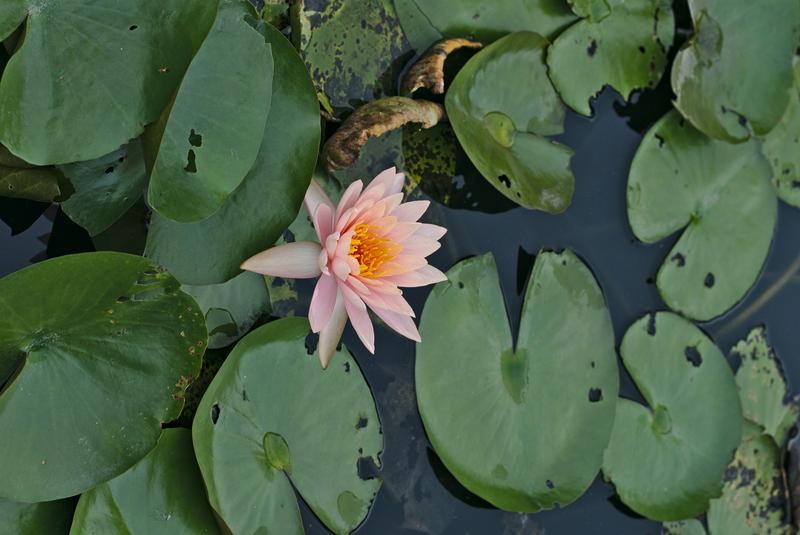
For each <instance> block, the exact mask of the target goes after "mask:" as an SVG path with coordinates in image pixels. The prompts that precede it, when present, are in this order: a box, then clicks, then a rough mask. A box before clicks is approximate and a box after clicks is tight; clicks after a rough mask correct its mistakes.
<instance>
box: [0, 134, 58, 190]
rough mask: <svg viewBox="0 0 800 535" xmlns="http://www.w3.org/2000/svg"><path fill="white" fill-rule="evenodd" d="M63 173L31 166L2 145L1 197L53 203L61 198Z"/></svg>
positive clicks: (54, 169) (0, 149) (0, 152)
mask: <svg viewBox="0 0 800 535" xmlns="http://www.w3.org/2000/svg"><path fill="white" fill-rule="evenodd" d="M62 181H63V176H62V174H61V172H60V171H59V170H58V169H56V168H55V167H52V166H38V165H31V164H29V163H28V162H26V161H24V160H22V159H20V158H17V157H16V156H14V155H13V154H11V152H10V151H9V150H8V149H7V148H5V147H4V146H2V145H0V197H11V198H15V199H28V200H31V201H39V202H47V203H49V202H53V201H54V200H56V199H57V198H59V197H60V196H61V182H62Z"/></svg>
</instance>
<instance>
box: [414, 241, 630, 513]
mask: <svg viewBox="0 0 800 535" xmlns="http://www.w3.org/2000/svg"><path fill="white" fill-rule="evenodd" d="M447 275H448V278H449V281H447V282H442V283H440V284H438V285H436V287H434V289H433V292H432V293H431V295H430V297H429V298H428V301H427V302H426V304H425V310H424V312H423V314H422V320H421V322H420V332H421V334H422V342H421V343H420V344H419V345H418V346H417V360H416V370H415V378H416V392H417V402H418V405H419V411H420V414H421V416H422V421H423V423H424V425H425V430H426V431H427V434H428V437H429V439H430V441H431V444H432V445H433V448H434V449H435V450H436V453H437V455H438V456H439V457H440V458H441V460H442V462H443V463H444V465H445V466H446V467H447V469H448V470H449V471H450V472H451V473H452V474H453V475H454V476H455V478H456V479H457V480H458V481H459V482H460V483H461V484H462V485H464V486H465V487H466V488H467V489H469V490H470V492H473V493H475V494H477V495H478V496H480V497H481V498H483V499H485V500H487V501H489V502H490V503H491V504H492V505H494V506H496V507H499V508H501V509H504V510H508V511H518V512H522V511H526V512H535V511H539V510H542V509H552V508H553V507H556V506H557V505H560V506H565V505H567V504H569V503H571V502H573V501H574V500H576V499H577V498H578V497H579V496H580V495H581V494H583V492H584V491H585V490H586V489H587V488H588V487H589V485H591V483H592V481H593V480H594V479H595V476H596V475H597V472H598V470H599V469H600V464H601V461H602V457H603V449H604V448H605V446H606V444H607V443H608V437H609V434H610V432H611V426H612V424H613V419H614V406H615V403H616V396H617V392H618V388H619V378H618V371H617V360H616V352H615V351H614V333H613V330H612V325H611V318H610V316H609V313H608V309H607V308H606V304H605V300H604V298H603V293H602V292H601V290H600V287H599V286H598V284H597V281H596V280H595V278H594V277H593V276H592V273H591V272H590V271H589V269H588V268H587V267H586V265H584V264H583V262H581V261H580V260H579V259H578V258H577V257H576V256H575V255H574V254H572V253H571V252H569V251H565V252H563V253H551V252H542V253H540V254H539V256H538V258H537V261H536V265H535V267H534V269H533V274H532V275H531V279H530V281H529V283H528V292H527V295H526V297H525V302H524V304H523V310H522V318H521V320H520V331H519V337H518V339H517V341H516V343H515V342H514V340H513V339H512V335H511V330H510V328H509V325H508V320H507V315H506V309H505V304H504V302H503V295H502V292H501V289H500V284H499V280H498V276H497V270H496V267H495V262H494V259H493V258H492V256H491V255H488V254H487V255H484V256H481V257H476V258H471V259H468V260H464V261H462V262H460V263H459V264H457V265H456V266H455V267H453V268H452V269H450V271H448V273H447ZM476 415H479V417H476ZM564 415H569V417H568V418H567V417H564Z"/></svg>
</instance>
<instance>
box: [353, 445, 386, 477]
mask: <svg viewBox="0 0 800 535" xmlns="http://www.w3.org/2000/svg"><path fill="white" fill-rule="evenodd" d="M359 450H360V448H359ZM359 453H361V451H359ZM356 468H357V470H358V477H359V478H360V479H361V480H362V481H369V480H370V479H376V478H377V477H378V476H379V475H380V469H379V468H378V465H376V464H375V460H374V459H373V458H372V457H359V458H358V461H357V462H356Z"/></svg>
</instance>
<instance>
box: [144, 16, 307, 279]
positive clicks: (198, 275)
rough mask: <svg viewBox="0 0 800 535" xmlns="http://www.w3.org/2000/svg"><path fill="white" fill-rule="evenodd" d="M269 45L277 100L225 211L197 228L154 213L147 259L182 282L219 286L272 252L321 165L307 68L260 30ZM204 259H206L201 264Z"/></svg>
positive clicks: (275, 35) (276, 37)
mask: <svg viewBox="0 0 800 535" xmlns="http://www.w3.org/2000/svg"><path fill="white" fill-rule="evenodd" d="M260 28H261V31H262V32H263V33H264V35H265V38H266V40H267V42H269V43H270V45H271V47H272V57H273V60H274V65H275V69H274V72H275V75H274V78H273V84H272V101H273V102H274V103H275V105H274V106H272V107H271V108H270V113H269V117H268V118H267V126H266V130H265V131H264V137H263V139H262V141H261V149H260V152H259V155H258V158H257V159H256V163H255V165H254V166H253V168H252V169H251V171H250V173H249V174H248V175H247V176H246V177H245V179H244V180H243V181H242V184H241V185H240V186H239V188H237V189H236V191H234V192H233V194H232V195H231V196H230V197H228V199H227V200H226V201H225V203H224V204H223V205H222V208H220V210H219V211H218V212H217V213H216V214H214V215H213V216H211V217H209V218H208V219H206V220H204V221H201V222H198V223H177V222H174V221H171V220H169V219H167V218H165V217H162V216H159V215H158V214H153V220H152V222H151V224H150V232H149V234H148V236H147V247H146V250H145V254H146V255H147V256H149V257H151V258H153V259H154V260H155V261H156V262H158V263H160V264H162V265H164V266H166V267H167V268H168V269H169V270H170V271H171V272H172V273H173V274H174V275H175V276H176V277H177V278H178V279H179V280H180V281H181V282H183V283H185V284H216V283H221V282H225V281H227V280H229V279H232V278H233V277H235V276H236V275H237V274H239V273H240V270H239V265H240V264H241V263H242V262H243V261H244V260H246V259H247V258H249V257H250V256H252V255H254V254H256V253H258V252H259V251H263V250H264V249H266V248H267V247H271V246H272V245H273V244H274V243H275V241H276V240H277V239H278V238H279V237H280V235H281V233H282V232H283V231H284V230H285V229H286V227H287V226H289V224H290V223H291V222H292V221H293V220H294V218H295V216H296V215H297V212H298V210H299V209H300V205H301V204H302V202H303V196H304V195H305V192H306V189H307V188H308V184H309V182H310V180H311V174H312V173H313V171H314V166H315V164H316V161H317V151H318V149H319V140H320V119H319V105H318V103H317V98H316V95H315V94H314V86H313V84H312V82H311V79H310V78H309V75H308V72H307V71H306V68H305V65H303V62H302V60H301V59H300V57H299V56H298V55H297V52H295V51H294V49H293V48H292V45H291V43H289V42H288V41H287V40H286V38H285V37H284V36H283V35H281V33H280V32H279V31H278V30H276V29H275V28H273V27H272V26H271V25H268V24H265V25H262V26H261V27H260ZM198 259H202V262H198Z"/></svg>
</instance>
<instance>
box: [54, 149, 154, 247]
mask: <svg viewBox="0 0 800 535" xmlns="http://www.w3.org/2000/svg"><path fill="white" fill-rule="evenodd" d="M60 168H61V172H62V173H64V176H65V177H66V178H67V180H69V182H70V184H71V185H72V187H73V189H74V190H75V191H74V192H73V193H72V195H70V197H69V199H67V200H66V201H64V202H62V203H61V209H62V210H64V213H65V214H67V215H68V216H69V218H70V219H72V220H73V221H75V222H76V223H77V224H79V225H80V226H82V227H83V228H85V229H86V230H87V231H88V232H89V234H90V235H91V236H97V235H98V234H100V233H101V232H103V231H105V230H107V229H108V228H109V227H111V225H113V224H114V223H116V222H117V221H118V220H119V219H120V218H121V217H122V216H123V215H124V214H125V213H126V212H127V211H128V210H129V209H130V208H131V207H132V206H133V205H134V204H136V201H138V200H139V199H140V198H141V196H142V193H143V192H144V189H145V186H146V185H147V172H146V171H145V167H144V158H143V156H142V144H141V141H139V140H136V141H133V142H131V143H130V144H128V145H126V146H124V147H122V148H121V149H119V150H117V151H114V152H112V153H111V154H107V155H106V156H103V157H101V158H98V159H96V160H91V161H88V162H80V163H75V164H69V165H62V166H61V167H60Z"/></svg>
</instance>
